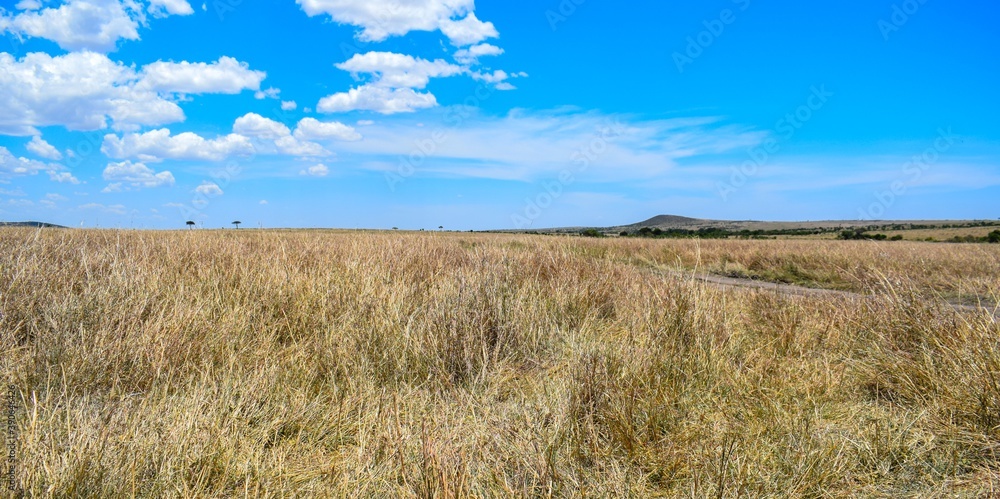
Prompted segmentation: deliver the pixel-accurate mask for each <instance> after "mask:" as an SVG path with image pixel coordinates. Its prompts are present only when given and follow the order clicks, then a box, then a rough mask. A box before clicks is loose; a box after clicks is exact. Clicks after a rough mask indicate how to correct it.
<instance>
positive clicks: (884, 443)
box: [0, 228, 1000, 497]
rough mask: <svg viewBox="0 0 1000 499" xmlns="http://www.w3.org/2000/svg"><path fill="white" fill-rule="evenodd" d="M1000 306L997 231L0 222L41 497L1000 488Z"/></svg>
mask: <svg viewBox="0 0 1000 499" xmlns="http://www.w3.org/2000/svg"><path fill="white" fill-rule="evenodd" d="M698 273H707V274H716V275H725V276H736V277H743V278H753V279H758V280H765V281H772V282H785V283H792V284H796V285H804V286H809V287H814V288H829V289H836V290H841V291H845V292H847V293H844V294H829V295H804V296H791V295H786V294H781V293H776V292H772V291H768V290H760V289H753V288H750V287H748V288H731V287H722V286H716V285H713V284H712V283H709V282H704V281H699V280H697V279H694V278H689V277H686V276H693V275H696V274H698ZM998 293H1000V245H988V244H934V243H923V242H910V241H895V242H888V241H832V240H762V241H757V240H696V239H655V240H653V239H639V238H605V239H596V238H593V239H592V238H582V237H563V236H538V235H510V234H468V233H429V232H422V233H408V232H360V231H357V232H349V231H258V230H225V231H205V230H191V231H187V230H185V231H174V232H163V231H160V232H155V231H115V230H68V229H43V230H38V229H27V228H0V314H2V316H0V351H2V352H3V356H2V365H0V370H2V381H3V382H4V383H5V384H9V385H10V386H11V387H13V392H14V394H15V402H16V403H15V406H16V407H15V411H14V413H13V416H14V417H13V419H12V421H14V423H15V426H16V430H17V431H16V436H17V438H16V440H10V443H13V445H14V449H13V450H14V451H15V454H16V456H17V460H16V461H15V465H14V472H15V478H16V481H17V483H18V485H19V487H20V488H21V491H22V492H23V493H24V494H25V495H29V496H37V497H79V496H89V497H163V496H178V497H302V496H312V497H343V496H349V497H468V496H476V497H511V496H514V497H563V496H594V497H608V496H616V497H650V496H659V497H706V496H712V497H767V496H771V497H777V496H790V497H803V496H805V497H858V496H867V497H943V496H954V497H996V496H997V494H1000V464H998V463H1000V459H998V454H1000V326H998V324H997V322H996V303H998V302H1000V296H998ZM958 302H960V303H964V304H972V305H973V306H970V307H967V308H962V309H957V308H955V307H952V306H949V303H958ZM0 467H2V468H3V470H4V471H7V470H8V469H9V467H10V463H9V462H5V463H3V464H0ZM5 476H6V475H5Z"/></svg>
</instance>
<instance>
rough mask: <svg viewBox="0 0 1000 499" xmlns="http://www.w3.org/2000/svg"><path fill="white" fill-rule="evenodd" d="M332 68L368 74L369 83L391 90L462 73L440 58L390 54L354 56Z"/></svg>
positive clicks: (356, 73)
mask: <svg viewBox="0 0 1000 499" xmlns="http://www.w3.org/2000/svg"><path fill="white" fill-rule="evenodd" d="M336 66H337V68H339V69H342V70H344V71H350V72H351V74H354V75H358V74H359V73H365V74H370V75H372V78H373V82H372V83H373V84H375V85H378V86H383V87H391V88H404V87H406V88H424V87H426V86H427V83H428V82H429V81H430V79H431V78H440V77H447V76H454V75H457V74H460V73H462V68H461V67H459V66H456V65H454V64H449V63H448V62H445V61H443V60H441V59H437V60H434V61H429V60H426V59H419V58H416V57H413V56H410V55H405V54H397V53H394V52H368V53H365V54H355V55H354V56H353V57H351V58H350V59H348V60H347V61H345V62H342V63H340V64H337V65H336Z"/></svg>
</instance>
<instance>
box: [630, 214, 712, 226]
mask: <svg viewBox="0 0 1000 499" xmlns="http://www.w3.org/2000/svg"><path fill="white" fill-rule="evenodd" d="M712 222H714V221H713V220H704V219H701V218H690V217H682V216H679V215H657V216H655V217H653V218H650V219H649V220H644V221H642V222H639V223H636V224H632V225H633V226H636V227H660V226H670V227H674V226H686V225H704V224H707V223H712Z"/></svg>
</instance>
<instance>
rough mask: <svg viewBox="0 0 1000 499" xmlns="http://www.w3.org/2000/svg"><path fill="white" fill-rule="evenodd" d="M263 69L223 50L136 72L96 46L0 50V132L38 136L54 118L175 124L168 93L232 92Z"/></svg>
mask: <svg viewBox="0 0 1000 499" xmlns="http://www.w3.org/2000/svg"><path fill="white" fill-rule="evenodd" d="M174 71H177V72H178V73H177V74H174V73H173V72H174ZM178 75H183V76H184V77H183V78H180V77H179V76H178ZM263 76H264V75H263V73H261V72H256V71H250V70H249V69H248V68H246V66H245V64H243V63H239V62H237V61H236V60H234V59H231V58H228V57H223V58H221V59H219V61H217V62H215V63H212V64H190V63H186V62H185V63H164V62H157V63H153V64H150V65H149V66H147V67H145V68H143V69H142V70H140V71H138V72H137V71H136V70H135V69H134V68H133V67H130V66H125V65H123V64H122V63H119V62H115V61H112V60H110V59H108V57H107V56H105V55H103V54H97V53H94V52H74V53H70V54H65V55H61V56H55V57H53V56H50V55H48V54H45V53H38V52H36V53H31V54H28V55H26V56H25V57H24V58H22V59H15V58H14V57H13V56H11V55H10V54H7V53H0V110H2V112H0V134H3V135H20V136H28V135H39V134H40V133H39V131H38V129H37V127H41V126H54V125H60V126H64V127H66V128H67V129H70V130H81V131H88V130H103V129H105V128H108V125H109V121H110V124H111V126H112V127H113V128H115V129H117V130H122V131H134V130H136V129H138V128H139V127H141V126H159V125H165V124H168V123H175V122H179V121H183V120H184V118H185V117H184V112H183V111H182V110H181V108H180V107H179V106H178V105H177V103H176V102H175V100H177V99H176V97H174V96H173V94H177V93H208V92H216V93H233V92H236V91H239V90H238V89H239V88H250V89H252V88H255V87H256V86H258V85H259V83H260V78H263Z"/></svg>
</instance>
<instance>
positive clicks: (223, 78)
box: [139, 57, 267, 94]
mask: <svg viewBox="0 0 1000 499" xmlns="http://www.w3.org/2000/svg"><path fill="white" fill-rule="evenodd" d="M140 77H141V83H140V85H139V86H140V87H142V88H146V89H149V90H153V91H156V92H164V93H180V94H206V93H213V94H238V93H240V92H242V91H244V90H257V89H259V88H260V82H261V81H263V80H264V78H266V77H267V73H265V72H263V71H254V70H251V69H250V65H249V64H247V63H245V62H240V61H237V60H236V59H233V58H232V57H220V58H219V60H217V61H215V62H213V63H204V62H194V63H192V62H187V61H182V62H163V61H158V62H154V63H152V64H147V65H146V66H143V68H142V74H141V75H140Z"/></svg>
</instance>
